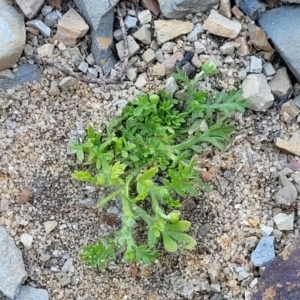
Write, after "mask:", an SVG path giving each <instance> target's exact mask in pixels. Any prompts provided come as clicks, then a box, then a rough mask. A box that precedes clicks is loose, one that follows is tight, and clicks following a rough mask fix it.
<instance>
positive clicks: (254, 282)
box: [249, 278, 258, 289]
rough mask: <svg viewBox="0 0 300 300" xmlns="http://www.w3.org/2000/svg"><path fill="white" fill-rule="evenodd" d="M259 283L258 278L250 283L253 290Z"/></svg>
mask: <svg viewBox="0 0 300 300" xmlns="http://www.w3.org/2000/svg"><path fill="white" fill-rule="evenodd" d="M257 283H258V279H257V278H254V279H253V280H252V281H251V282H250V283H249V287H250V288H251V289H252V288H253V287H254V286H255V285H256V284H257Z"/></svg>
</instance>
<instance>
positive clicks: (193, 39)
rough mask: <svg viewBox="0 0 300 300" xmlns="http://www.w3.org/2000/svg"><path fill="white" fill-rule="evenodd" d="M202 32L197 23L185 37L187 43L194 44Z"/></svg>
mask: <svg viewBox="0 0 300 300" xmlns="http://www.w3.org/2000/svg"><path fill="white" fill-rule="evenodd" d="M202 32H203V28H202V26H201V24H200V23H197V24H196V25H195V27H194V29H193V30H192V31H191V32H190V33H189V34H188V35H187V40H188V41H189V42H196V41H197V40H198V39H199V34H200V33H202Z"/></svg>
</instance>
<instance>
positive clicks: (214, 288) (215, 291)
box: [210, 283, 221, 293]
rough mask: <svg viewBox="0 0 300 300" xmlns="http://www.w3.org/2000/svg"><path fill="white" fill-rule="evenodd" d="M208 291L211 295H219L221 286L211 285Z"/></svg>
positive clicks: (217, 284)
mask: <svg viewBox="0 0 300 300" xmlns="http://www.w3.org/2000/svg"><path fill="white" fill-rule="evenodd" d="M210 289H211V291H212V292H213V293H220V292H221V286H220V284H219V283H212V284H211V285H210Z"/></svg>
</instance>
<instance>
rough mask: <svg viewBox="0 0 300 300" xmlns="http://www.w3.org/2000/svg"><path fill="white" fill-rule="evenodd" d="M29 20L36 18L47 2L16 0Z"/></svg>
mask: <svg viewBox="0 0 300 300" xmlns="http://www.w3.org/2000/svg"><path fill="white" fill-rule="evenodd" d="M16 2H17V4H18V5H19V7H20V8H21V10H22V12H23V13H24V15H25V16H26V17H27V18H28V19H32V18H34V17H35V16H36V15H37V14H38V12H39V11H40V10H41V8H42V6H43V5H44V2H45V0H16Z"/></svg>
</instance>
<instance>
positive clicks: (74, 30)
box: [53, 8, 89, 46]
mask: <svg viewBox="0 0 300 300" xmlns="http://www.w3.org/2000/svg"><path fill="white" fill-rule="evenodd" d="M88 30H89V26H88V25H87V24H86V23H85V21H84V20H83V18H82V17H81V16H80V15H79V14H78V12H77V11H76V10H75V9H74V8H70V9H69V10H68V12H66V13H65V14H64V15H63V16H62V18H61V19H60V20H59V22H58V26H57V32H56V34H55V36H54V37H53V40H58V41H60V42H63V43H64V44H65V45H67V46H75V45H76V43H77V39H80V38H82V37H84V35H85V34H86V33H87V32H88Z"/></svg>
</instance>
